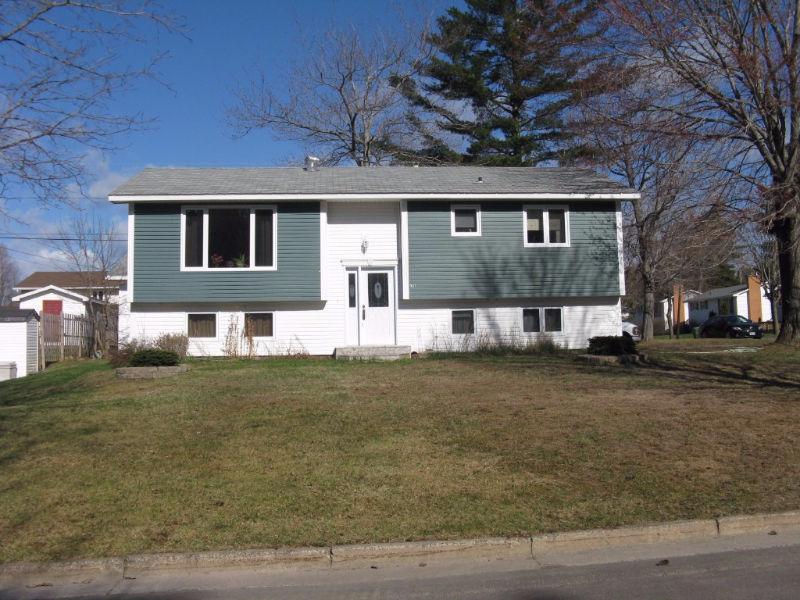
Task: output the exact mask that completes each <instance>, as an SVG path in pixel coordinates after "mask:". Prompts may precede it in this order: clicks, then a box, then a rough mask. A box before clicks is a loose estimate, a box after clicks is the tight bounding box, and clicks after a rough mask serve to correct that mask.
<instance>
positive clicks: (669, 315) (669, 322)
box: [664, 294, 675, 339]
mask: <svg viewBox="0 0 800 600" xmlns="http://www.w3.org/2000/svg"><path fill="white" fill-rule="evenodd" d="M672 305H673V302H672V294H670V295H669V296H667V314H666V315H664V317H666V319H667V326H668V327H669V339H672V338H673V337H675V332H674V331H673V330H672V323H673V321H674V319H673V318H672V309H673V306H672Z"/></svg>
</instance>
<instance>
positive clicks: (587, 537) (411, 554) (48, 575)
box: [0, 511, 800, 584]
mask: <svg viewBox="0 0 800 600" xmlns="http://www.w3.org/2000/svg"><path fill="white" fill-rule="evenodd" d="M790 529H791V530H794V529H800V511H791V512H784V513H772V514H756V515H743V516H734V517H721V518H719V519H701V520H694V521H675V522H670V523H659V524H653V525H644V526H637V527H619V528H615V529H589V530H585V531H569V532H563V533H553V534H543V535H537V536H532V537H514V538H478V539H467V540H452V541H447V540H437V541H422V542H391V543H386V544H353V545H343V546H329V547H322V548H320V547H306V548H279V549H271V550H223V551H212V552H193V553H182V554H178V553H175V554H169V553H164V554H136V555H129V556H126V557H116V558H105V559H89V560H74V561H57V562H44V563H29V562H28V563H9V564H5V565H0V582H2V583H17V584H18V583H23V582H26V581H36V582H42V581H47V582H53V581H63V580H72V579H74V578H75V577H80V576H83V577H86V576H94V577H100V576H104V577H110V576H113V577H115V578H118V579H124V578H126V577H128V578H129V577H135V576H136V575H138V574H144V573H150V572H157V571H169V570H174V569H228V568H230V569H236V568H242V567H256V568H273V567H279V568H298V567H299V568H317V569H320V568H334V567H337V566H345V567H353V566H359V565H361V564H365V563H369V564H370V565H374V564H375V563H376V562H381V563H386V562H393V561H408V560H412V559H413V560H419V559H423V558H424V559H437V558H445V559H448V558H478V559H487V560H498V559H504V558H505V559H511V558H528V559H536V558H537V557H543V556H548V555H551V556H552V555H556V554H571V553H577V552H583V551H586V550H596V549H598V548H611V547H623V546H636V545H640V544H651V543H657V542H666V541H679V540H704V539H712V538H717V537H721V536H733V535H738V534H754V533H763V534H765V535H772V534H777V533H780V532H781V531H786V530H790Z"/></svg>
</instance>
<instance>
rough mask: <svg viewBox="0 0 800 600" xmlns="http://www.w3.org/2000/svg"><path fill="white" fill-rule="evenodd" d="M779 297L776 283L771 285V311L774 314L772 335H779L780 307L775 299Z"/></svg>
mask: <svg viewBox="0 0 800 600" xmlns="http://www.w3.org/2000/svg"><path fill="white" fill-rule="evenodd" d="M777 297H778V288H777V287H776V286H775V284H774V283H770V284H769V311H770V314H772V333H778V305H777V303H776V302H775V298H777Z"/></svg>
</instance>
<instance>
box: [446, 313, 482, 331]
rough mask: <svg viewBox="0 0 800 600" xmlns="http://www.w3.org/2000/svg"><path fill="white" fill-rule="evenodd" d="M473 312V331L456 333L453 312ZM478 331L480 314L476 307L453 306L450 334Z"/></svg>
mask: <svg viewBox="0 0 800 600" xmlns="http://www.w3.org/2000/svg"><path fill="white" fill-rule="evenodd" d="M457 312H471V313H472V333H456V332H455V331H453V313H457ZM477 333H478V315H477V313H476V311H475V309H474V308H453V309H451V310H450V335H476V334H477Z"/></svg>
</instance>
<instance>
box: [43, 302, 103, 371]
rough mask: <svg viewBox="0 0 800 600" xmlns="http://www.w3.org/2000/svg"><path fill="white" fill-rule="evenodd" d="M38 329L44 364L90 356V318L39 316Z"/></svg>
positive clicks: (91, 324) (92, 323) (91, 339)
mask: <svg viewBox="0 0 800 600" xmlns="http://www.w3.org/2000/svg"><path fill="white" fill-rule="evenodd" d="M40 327H41V329H40V340H41V348H42V351H41V352H40V356H41V357H42V361H43V362H44V363H45V364H47V363H51V362H58V361H60V360H64V359H65V358H83V357H87V356H90V355H91V353H92V346H93V345H94V322H93V321H92V319H91V317H83V316H79V315H50V314H46V313H45V314H42V316H41V322H40Z"/></svg>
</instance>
